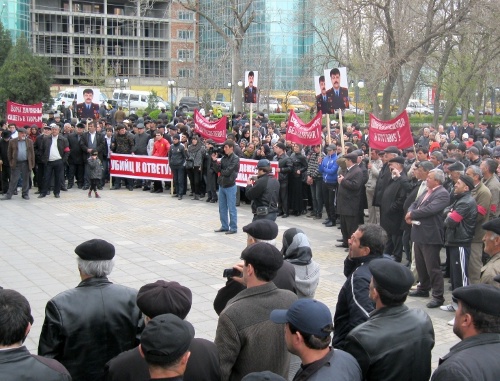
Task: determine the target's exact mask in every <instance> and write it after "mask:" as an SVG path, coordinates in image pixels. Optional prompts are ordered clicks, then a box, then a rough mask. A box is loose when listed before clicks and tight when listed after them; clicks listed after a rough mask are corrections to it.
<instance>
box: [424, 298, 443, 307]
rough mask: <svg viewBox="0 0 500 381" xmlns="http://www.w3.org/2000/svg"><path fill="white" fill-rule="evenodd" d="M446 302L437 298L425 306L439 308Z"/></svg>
mask: <svg viewBox="0 0 500 381" xmlns="http://www.w3.org/2000/svg"><path fill="white" fill-rule="evenodd" d="M443 303H444V300H437V299H432V300H431V301H430V302H429V303H427V304H426V305H425V306H426V307H427V308H438V307H439V306H442V305H443Z"/></svg>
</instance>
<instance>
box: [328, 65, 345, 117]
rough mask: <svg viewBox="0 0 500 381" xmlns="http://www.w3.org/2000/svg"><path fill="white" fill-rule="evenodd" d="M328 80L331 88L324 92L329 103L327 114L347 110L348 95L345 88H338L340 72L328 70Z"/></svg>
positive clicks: (335, 69)
mask: <svg viewBox="0 0 500 381" xmlns="http://www.w3.org/2000/svg"><path fill="white" fill-rule="evenodd" d="M330 79H331V80H332V85H333V87H332V88H331V89H329V90H328V91H327V92H326V96H327V99H328V103H329V104H328V109H329V113H330V114H335V110H338V109H342V110H344V109H346V108H349V93H348V91H347V88H346V87H340V70H339V69H338V68H334V69H332V70H330Z"/></svg>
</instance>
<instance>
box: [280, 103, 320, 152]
mask: <svg viewBox="0 0 500 381" xmlns="http://www.w3.org/2000/svg"><path fill="white" fill-rule="evenodd" d="M322 116H323V114H322V113H321V111H320V112H318V113H317V114H316V116H315V117H314V119H313V120H311V121H310V122H309V123H304V122H303V121H302V120H301V119H300V118H299V117H298V116H297V114H295V112H294V111H293V110H290V117H289V118H288V125H287V128H286V140H290V141H291V142H292V143H297V144H303V145H306V146H311V145H317V144H321V118H322Z"/></svg>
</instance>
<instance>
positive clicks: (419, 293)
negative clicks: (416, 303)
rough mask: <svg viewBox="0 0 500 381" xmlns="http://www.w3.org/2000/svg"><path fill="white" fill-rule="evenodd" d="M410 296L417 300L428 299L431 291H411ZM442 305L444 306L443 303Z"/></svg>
mask: <svg viewBox="0 0 500 381" xmlns="http://www.w3.org/2000/svg"><path fill="white" fill-rule="evenodd" d="M408 295H409V296H413V297H415V298H428V297H429V291H422V290H417V291H411V292H410V293H409V294H408ZM441 304H443V303H441Z"/></svg>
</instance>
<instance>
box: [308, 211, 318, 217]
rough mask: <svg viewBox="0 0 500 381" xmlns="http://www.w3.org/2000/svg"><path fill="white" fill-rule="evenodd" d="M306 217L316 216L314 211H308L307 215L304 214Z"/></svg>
mask: <svg viewBox="0 0 500 381" xmlns="http://www.w3.org/2000/svg"><path fill="white" fill-rule="evenodd" d="M306 217H307V218H313V217H316V216H315V215H314V213H313V212H309V213H307V216H306Z"/></svg>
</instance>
